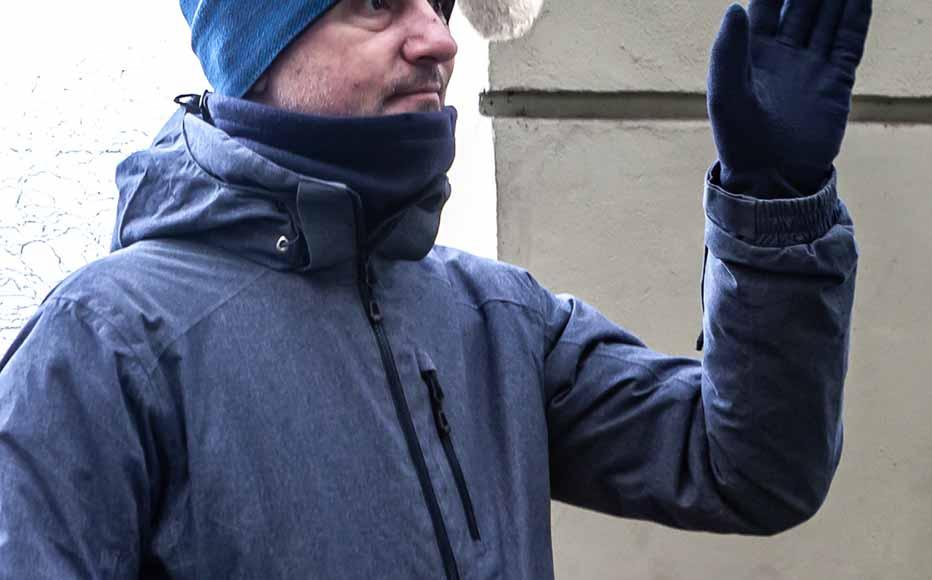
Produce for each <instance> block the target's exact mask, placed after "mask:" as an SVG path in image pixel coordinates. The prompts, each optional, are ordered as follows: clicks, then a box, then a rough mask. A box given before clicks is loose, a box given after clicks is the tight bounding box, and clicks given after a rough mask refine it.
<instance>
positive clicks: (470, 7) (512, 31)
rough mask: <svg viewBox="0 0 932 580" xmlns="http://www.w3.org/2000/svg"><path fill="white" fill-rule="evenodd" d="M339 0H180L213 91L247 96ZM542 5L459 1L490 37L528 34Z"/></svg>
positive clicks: (523, 0) (522, 0)
mask: <svg viewBox="0 0 932 580" xmlns="http://www.w3.org/2000/svg"><path fill="white" fill-rule="evenodd" d="M339 1H340V0H274V1H269V0H265V1H257V0H181V11H182V12H183V13H184V17H185V19H186V20H187V21H188V25H190V26H191V48H193V49H194V53H195V54H196V55H197V58H198V59H200V61H201V67H202V68H203V69H204V74H205V75H206V76H207V80H208V81H209V82H210V84H211V85H212V86H213V88H214V91H216V92H218V93H220V94H222V95H226V96H229V97H242V96H243V95H245V94H246V93H247V92H248V91H249V89H250V88H251V87H252V85H253V84H255V82H256V81H257V80H259V77H261V76H262V73H264V72H265V70H266V69H267V68H268V67H269V66H270V65H271V64H272V61H274V60H275V58H276V57H277V56H278V54H279V53H280V52H281V51H282V50H284V49H285V47H286V46H288V44H289V43H291V41H292V40H294V39H295V38H296V37H297V36H298V35H299V34H300V33H301V32H302V31H303V30H304V29H305V28H307V27H308V26H310V25H311V24H312V23H313V22H314V21H315V20H317V19H318V18H319V17H320V16H321V15H323V13H324V12H326V11H327V10H329V9H330V8H331V7H332V6H333V5H334V4H336V3H337V2H339ZM542 3H543V0H461V1H460V2H459V4H460V6H461V8H462V10H463V14H464V15H465V16H466V19H467V20H469V22H470V23H472V25H473V26H474V27H475V28H476V30H478V31H479V33H480V34H482V35H483V36H485V37H486V38H488V39H490V40H505V39H510V38H516V37H518V36H521V35H522V34H524V33H526V32H527V31H528V30H529V29H530V28H531V25H532V24H533V23H534V20H535V18H537V15H538V14H539V13H540V10H541V4H542ZM450 6H451V7H452V2H451V3H450Z"/></svg>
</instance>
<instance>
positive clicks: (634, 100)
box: [479, 90, 932, 125]
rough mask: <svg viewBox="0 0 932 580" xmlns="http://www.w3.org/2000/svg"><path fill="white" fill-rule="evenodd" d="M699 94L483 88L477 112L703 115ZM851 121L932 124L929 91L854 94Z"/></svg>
mask: <svg viewBox="0 0 932 580" xmlns="http://www.w3.org/2000/svg"><path fill="white" fill-rule="evenodd" d="M705 99H706V97H705V95H704V94H703V93H665V92H634V91H631V92H585V91H531V90H501V91H488V92H484V93H482V94H481V95H480V97H479V111H480V112H481V113H482V114H483V115H485V116H487V117H524V118H532V119H607V120H622V121H625V120H630V121H638V120H677V121H690V120H696V121H699V120H706V119H708V113H707V112H706V100H705ZM851 121H852V122H855V123H887V124H900V123H904V124H919V125H928V124H932V96H930V97H885V96H879V95H855V97H854V100H853V102H852V107H851Z"/></svg>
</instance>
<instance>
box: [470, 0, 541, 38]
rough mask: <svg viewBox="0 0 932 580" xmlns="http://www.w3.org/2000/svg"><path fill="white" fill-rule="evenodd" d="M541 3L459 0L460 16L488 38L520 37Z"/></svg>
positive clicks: (515, 0) (537, 0) (538, 12)
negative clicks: (464, 17)
mask: <svg viewBox="0 0 932 580" xmlns="http://www.w3.org/2000/svg"><path fill="white" fill-rule="evenodd" d="M543 4H544V0H459V5H460V10H462V11H463V15H464V16H466V19H467V20H469V23H470V24H472V25H473V27H474V28H475V29H476V30H477V31H478V32H479V34H481V35H482V36H484V37H485V38H487V39H488V40H511V39H514V38H518V37H520V36H524V35H525V34H526V33H527V32H528V31H529V30H530V29H531V26H533V25H534V21H535V20H536V19H537V16H538V15H539V14H540V9H541V6H543Z"/></svg>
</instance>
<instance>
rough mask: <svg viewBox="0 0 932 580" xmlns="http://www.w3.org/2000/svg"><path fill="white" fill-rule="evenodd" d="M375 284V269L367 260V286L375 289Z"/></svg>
mask: <svg viewBox="0 0 932 580" xmlns="http://www.w3.org/2000/svg"><path fill="white" fill-rule="evenodd" d="M375 283H376V279H375V268H373V267H372V262H370V261H368V260H366V286H368V287H369V288H375Z"/></svg>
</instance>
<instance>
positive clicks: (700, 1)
mask: <svg viewBox="0 0 932 580" xmlns="http://www.w3.org/2000/svg"><path fill="white" fill-rule="evenodd" d="M730 3H731V2H729V0H669V1H667V2H656V1H655V0H621V1H620V0H591V1H586V2H567V1H559V0H548V1H547V2H546V3H545V4H544V11H543V13H542V15H541V18H540V20H538V22H537V24H536V25H535V27H534V29H533V30H532V31H531V33H530V34H529V35H527V36H526V37H524V38H522V39H520V40H517V41H514V42H508V43H501V44H493V45H492V52H491V68H490V81H491V87H492V88H493V89H505V88H529V89H539V90H555V89H562V90H579V91H648V90H650V91H686V92H704V91H705V86H706V81H705V79H706V69H707V66H708V65H707V62H708V53H709V46H710V45H711V43H712V40H713V39H714V37H715V34H716V32H717V31H718V27H719V23H720V20H721V17H722V14H723V13H724V11H725V8H726V7H727V6H728V5H729V4H730ZM743 4H745V5H746V4H747V2H743ZM930 39H932V2H928V1H921V2H917V1H916V0H884V1H882V2H880V1H875V2H874V19H873V24H872V28H871V33H870V38H869V43H868V49H867V55H866V57H865V60H864V65H863V68H862V72H861V73H860V80H859V82H858V86H857V91H858V92H860V93H863V94H882V95H892V96H930V95H932V67H930V66H929V62H930V54H932V53H930Z"/></svg>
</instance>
